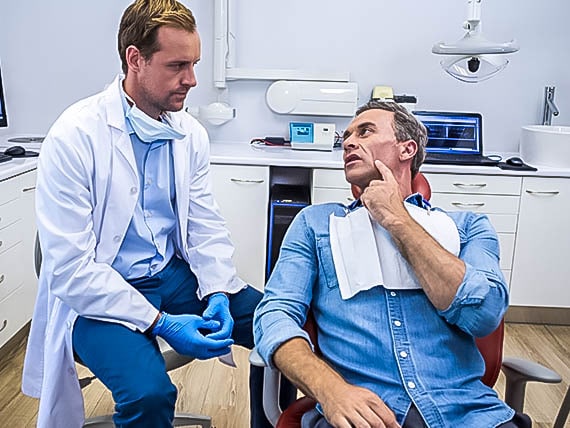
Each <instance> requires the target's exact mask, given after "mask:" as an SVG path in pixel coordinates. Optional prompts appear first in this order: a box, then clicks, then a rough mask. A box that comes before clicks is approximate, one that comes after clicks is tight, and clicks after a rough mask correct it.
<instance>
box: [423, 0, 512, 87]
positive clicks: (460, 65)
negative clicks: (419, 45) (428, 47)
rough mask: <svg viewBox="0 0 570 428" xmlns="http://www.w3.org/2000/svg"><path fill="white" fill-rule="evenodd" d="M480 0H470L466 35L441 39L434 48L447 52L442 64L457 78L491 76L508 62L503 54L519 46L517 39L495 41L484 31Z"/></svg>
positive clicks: (468, 79)
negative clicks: (453, 40)
mask: <svg viewBox="0 0 570 428" xmlns="http://www.w3.org/2000/svg"><path fill="white" fill-rule="evenodd" d="M481 1H482V0H468V2H467V7H468V13H467V21H465V22H464V23H463V28H464V29H465V30H466V33H465V35H464V36H463V38H461V39H460V40H458V41H457V42H455V43H443V42H439V43H436V44H435V45H433V48H432V52H433V53H434V54H437V55H445V56H446V57H447V58H445V59H443V60H442V61H441V62H440V64H441V67H442V68H443V69H444V70H445V72H446V73H448V74H450V75H451V76H453V77H455V78H456V79H458V80H461V81H463V82H468V83H477V82H482V81H484V80H487V79H490V78H491V77H493V76H494V75H496V74H497V73H498V72H500V71H501V70H503V69H504V68H505V67H506V66H507V64H508V63H509V61H508V59H507V58H505V57H504V54H509V53H513V52H516V51H518V50H519V46H518V44H517V43H516V42H515V40H511V41H510V42H505V43H496V42H491V41H489V40H487V39H486V38H485V37H484V36H483V35H482V33H481Z"/></svg>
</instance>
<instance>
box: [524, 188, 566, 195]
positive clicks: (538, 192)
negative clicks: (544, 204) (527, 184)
mask: <svg viewBox="0 0 570 428" xmlns="http://www.w3.org/2000/svg"><path fill="white" fill-rule="evenodd" d="M526 193H529V194H531V195H558V194H559V193H560V191H559V190H529V189H526Z"/></svg>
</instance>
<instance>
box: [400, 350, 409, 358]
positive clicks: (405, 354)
mask: <svg viewBox="0 0 570 428" xmlns="http://www.w3.org/2000/svg"><path fill="white" fill-rule="evenodd" d="M400 357H402V358H407V357H408V353H407V352H406V351H402V352H400Z"/></svg>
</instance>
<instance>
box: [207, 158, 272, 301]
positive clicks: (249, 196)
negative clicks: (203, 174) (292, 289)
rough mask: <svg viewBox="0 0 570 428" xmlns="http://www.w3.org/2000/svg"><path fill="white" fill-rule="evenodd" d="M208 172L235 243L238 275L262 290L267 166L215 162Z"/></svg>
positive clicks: (263, 280)
mask: <svg viewBox="0 0 570 428" xmlns="http://www.w3.org/2000/svg"><path fill="white" fill-rule="evenodd" d="M211 172H212V186H213V192H214V197H215V198H216V201H217V203H218V205H219V206H220V211H221V213H222V215H223V216H224V218H225V219H226V223H227V227H228V229H229V231H230V234H231V238H232V242H233V244H234V246H235V253H234V258H233V260H234V263H235V265H236V268H237V272H238V275H239V276H240V277H241V278H242V279H243V280H244V281H246V282H247V283H249V284H250V285H252V286H254V287H255V288H257V289H258V290H263V287H264V285H265V253H266V244H265V242H266V238H267V207H268V203H269V167H267V166H242V165H221V164H215V165H211Z"/></svg>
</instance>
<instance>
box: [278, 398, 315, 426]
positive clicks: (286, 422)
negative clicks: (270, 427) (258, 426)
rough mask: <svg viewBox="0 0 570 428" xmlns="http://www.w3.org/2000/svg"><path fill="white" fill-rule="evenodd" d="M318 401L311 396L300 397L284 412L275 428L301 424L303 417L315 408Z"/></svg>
mask: <svg viewBox="0 0 570 428" xmlns="http://www.w3.org/2000/svg"><path fill="white" fill-rule="evenodd" d="M316 405H317V402H316V401H315V400H313V399H312V398H309V397H303V398H299V399H298V400H297V401H295V402H294V403H293V404H291V405H290V406H289V407H287V409H286V410H285V411H284V412H283V414H282V415H281V417H280V418H279V420H278V421H277V425H275V428H293V427H297V428H298V427H300V426H301V418H302V417H303V415H304V414H305V413H307V412H308V411H309V410H311V409H313V408H314V407H315V406H316Z"/></svg>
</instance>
